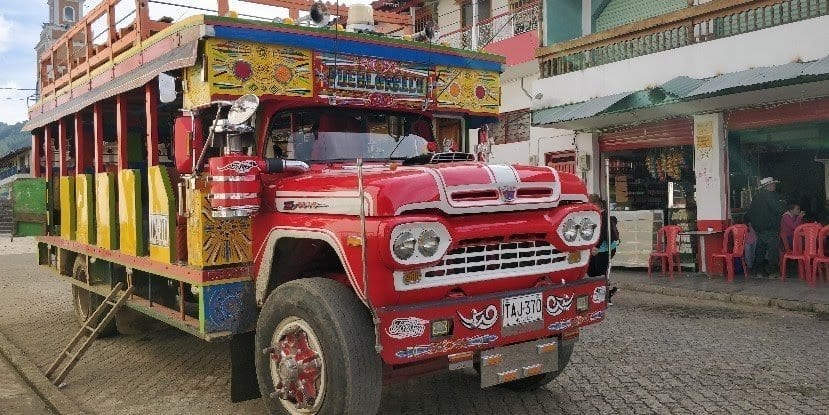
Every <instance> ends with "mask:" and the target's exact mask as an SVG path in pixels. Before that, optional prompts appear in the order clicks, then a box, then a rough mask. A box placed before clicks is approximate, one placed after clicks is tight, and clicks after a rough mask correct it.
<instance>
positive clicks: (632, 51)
mask: <svg viewBox="0 0 829 415" xmlns="http://www.w3.org/2000/svg"><path fill="white" fill-rule="evenodd" d="M827 9H828V8H827V1H826V0H814V1H800V0H756V1H737V0H707V1H706V0H688V1H686V0H664V1H663V0H659V1H657V0H575V1H574V0H546V2H545V4H544V17H545V19H544V23H543V32H542V33H543V34H542V39H541V41H542V47H540V48H539V49H538V50H537V52H536V55H537V57H538V63H539V68H540V75H539V76H540V79H539V80H538V81H537V82H535V83H534V84H533V90H532V95H533V101H532V108H533V125H534V126H537V127H543V128H546V129H548V130H547V131H550V132H549V133H548V135H556V136H560V137H561V140H562V142H563V143H572V150H573V151H575V152H576V153H577V157H579V156H580V160H581V161H582V163H580V165H579V167H580V169H579V170H580V171H581V173H582V174H583V175H584V177H585V178H586V179H587V181H588V187H589V189H590V190H591V191H592V192H596V193H602V194H603V195H605V196H606V197H608V199H609V200H610V202H611V204H613V205H614V206H616V208H617V209H619V210H624V211H625V213H620V215H622V216H630V217H631V221H640V222H636V223H637V224H639V225H641V223H644V222H651V223H652V225H651V227H652V228H653V229H655V228H657V227H658V226H660V225H661V224H665V223H677V224H681V225H682V226H684V227H685V228H686V229H699V230H703V231H711V232H712V236H710V237H707V239H708V240H709V245H711V244H714V245H716V244H717V243H718V242H719V240H718V239H717V235H720V234H719V233H718V232H719V231H721V230H722V229H723V228H724V227H726V226H727V225H729V224H731V223H734V222H740V221H742V220H743V219H744V218H743V216H744V214H745V212H746V209H747V208H748V206H749V205H750V201H751V198H752V195H753V194H754V193H755V192H756V191H757V183H758V182H759V179H760V178H763V177H769V176H772V177H775V178H778V179H780V180H781V182H782V186H781V187H782V189H781V191H782V192H781V193H782V194H783V196H784V197H785V198H786V199H787V200H788V201H790V202H796V203H799V204H801V205H802V207H803V208H804V210H806V211H807V215H808V216H807V220H814V221H819V222H826V220H827V217H826V205H827V194H829V191H827V190H829V169H827V164H826V162H827V160H826V159H827V158H829V151H827V149H829V144H827V143H829V44H828V43H826V42H822V41H820V40H819V39H825V38H826V37H827V36H829V11H828V10H827ZM605 160H609V161H608V163H609V165H610V177H609V180H607V181H606V180H605V177H604V176H605V173H604V167H605V163H606V162H605ZM607 184H609V190H607V188H606V185H607ZM627 212H631V213H627ZM642 221H644V222H642ZM631 223H634V222H631ZM637 226H638V225H637ZM632 238H633V242H634V243H633V244H632V245H634V246H636V243H635V242H637V241H638V239H637V237H636V236H635V235H634V236H633V237H632ZM629 241H630V239H629ZM650 243H651V238H650V235H649V234H646V235H643V236H642V237H641V247H637V249H638V248H642V249H643V250H644V251H649V250H650ZM629 245H631V244H629ZM620 260H621V261H622V262H623V263H624V262H625V261H628V262H629V263H630V264H631V265H633V266H639V265H642V264H644V261H646V258H642V257H641V256H636V255H634V254H633V253H631V254H630V258H627V257H625V255H622V258H621V259H620Z"/></svg>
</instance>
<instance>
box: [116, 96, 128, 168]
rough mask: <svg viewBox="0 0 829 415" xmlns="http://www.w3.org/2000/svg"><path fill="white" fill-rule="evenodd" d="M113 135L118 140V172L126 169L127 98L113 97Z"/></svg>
mask: <svg viewBox="0 0 829 415" xmlns="http://www.w3.org/2000/svg"><path fill="white" fill-rule="evenodd" d="M115 134H116V135H117V140H118V170H124V169H126V168H128V167H127V149H128V147H127V96H126V95H124V94H118V95H116V96H115Z"/></svg>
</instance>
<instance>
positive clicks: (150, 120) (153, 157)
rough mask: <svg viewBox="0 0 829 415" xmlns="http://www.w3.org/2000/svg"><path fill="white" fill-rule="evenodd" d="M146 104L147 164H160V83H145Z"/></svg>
mask: <svg viewBox="0 0 829 415" xmlns="http://www.w3.org/2000/svg"><path fill="white" fill-rule="evenodd" d="M144 104H145V111H146V115H147V165H148V166H155V165H158V83H156V82H154V81H151V82H149V83H148V84H146V85H144Z"/></svg>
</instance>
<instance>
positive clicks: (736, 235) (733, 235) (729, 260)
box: [703, 225, 748, 282]
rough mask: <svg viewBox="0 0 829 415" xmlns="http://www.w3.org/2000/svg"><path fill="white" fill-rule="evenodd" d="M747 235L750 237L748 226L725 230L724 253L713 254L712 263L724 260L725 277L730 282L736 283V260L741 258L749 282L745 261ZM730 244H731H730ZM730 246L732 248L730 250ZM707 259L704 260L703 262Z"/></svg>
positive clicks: (734, 226) (736, 226)
mask: <svg viewBox="0 0 829 415" xmlns="http://www.w3.org/2000/svg"><path fill="white" fill-rule="evenodd" d="M746 235H748V226H746V225H731V226H729V227H728V228H726V229H725V234H724V235H723V240H722V252H721V253H719V254H711V261H712V262H713V261H714V260H715V259H722V260H723V263H724V265H725V274H724V275H725V276H726V280H727V281H728V282H732V281H734V258H740V261H741V262H742V264H743V276H744V277H745V278H746V280H748V266H747V265H746V260H745V251H746ZM729 242H730V243H729ZM729 246H731V248H730V249H729ZM704 260H705V259H704V258H703V261H704Z"/></svg>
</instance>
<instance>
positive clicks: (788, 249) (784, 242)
mask: <svg viewBox="0 0 829 415" xmlns="http://www.w3.org/2000/svg"><path fill="white" fill-rule="evenodd" d="M777 235H778V236H779V237H780V238H779V239H780V246H781V247H783V250H782V251H780V255H778V261H777V263H778V264H782V263H783V255H784V254H791V253H792V246H791V244H789V238H786V236H785V235H783V232H780V233H778V234H777Z"/></svg>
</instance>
